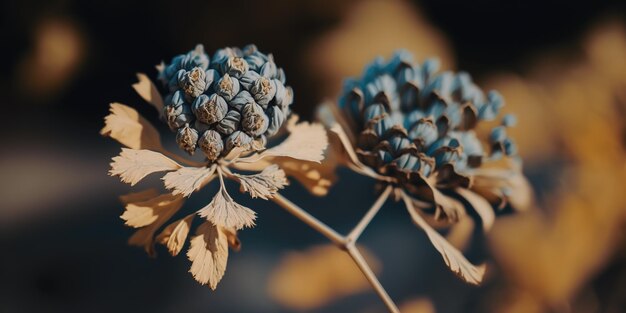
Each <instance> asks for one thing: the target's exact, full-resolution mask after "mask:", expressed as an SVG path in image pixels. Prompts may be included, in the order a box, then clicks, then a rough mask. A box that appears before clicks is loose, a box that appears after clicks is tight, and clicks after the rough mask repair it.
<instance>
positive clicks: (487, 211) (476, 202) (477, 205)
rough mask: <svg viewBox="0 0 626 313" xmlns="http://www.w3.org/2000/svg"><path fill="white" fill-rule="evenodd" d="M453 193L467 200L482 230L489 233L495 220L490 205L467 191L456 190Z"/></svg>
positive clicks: (463, 189)
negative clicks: (478, 219) (478, 217)
mask: <svg viewBox="0 0 626 313" xmlns="http://www.w3.org/2000/svg"><path fill="white" fill-rule="evenodd" d="M455 191H456V193H457V194H458V195H460V196H461V197H463V198H464V199H465V200H467V202H469V204H470V205H471V206H472V208H473V209H474V211H476V213H477V214H478V215H479V216H480V219H481V220H482V222H483V223H482V224H483V230H484V231H485V232H487V231H489V229H491V227H492V226H493V223H494V222H495V220H496V214H495V212H494V211H493V207H492V206H491V204H489V202H488V201H487V200H486V199H485V198H483V197H481V196H479V195H477V194H476V193H474V192H472V191H470V190H468V189H465V188H456V189H455Z"/></svg>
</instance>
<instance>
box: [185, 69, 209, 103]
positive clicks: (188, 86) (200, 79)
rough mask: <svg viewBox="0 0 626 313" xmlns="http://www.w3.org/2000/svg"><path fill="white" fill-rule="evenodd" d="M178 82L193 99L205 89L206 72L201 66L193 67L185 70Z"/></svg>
mask: <svg viewBox="0 0 626 313" xmlns="http://www.w3.org/2000/svg"><path fill="white" fill-rule="evenodd" d="M178 83H179V85H180V88H182V89H183V90H184V91H185V94H186V95H187V96H189V97H191V98H192V99H195V98H196V97H198V96H199V95H200V94H202V93H203V92H204V91H205V90H206V89H207V81H206V72H205V71H204V70H203V69H202V68H201V67H194V68H193V69H192V70H191V71H188V72H185V74H184V75H183V77H182V79H181V80H179V81H178Z"/></svg>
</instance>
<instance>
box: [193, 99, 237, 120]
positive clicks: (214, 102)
mask: <svg viewBox="0 0 626 313" xmlns="http://www.w3.org/2000/svg"><path fill="white" fill-rule="evenodd" d="M227 112H228V104H226V100H224V98H222V97H221V96H219V95H217V94H212V95H210V96H207V95H201V96H200V97H198V98H197V99H196V100H195V101H194V102H193V113H194V114H195V115H196V117H197V118H198V120H200V121H201V122H202V123H205V124H213V123H216V122H219V121H220V120H222V119H223V118H224V116H226V113H227Z"/></svg>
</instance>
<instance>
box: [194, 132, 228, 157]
mask: <svg viewBox="0 0 626 313" xmlns="http://www.w3.org/2000/svg"><path fill="white" fill-rule="evenodd" d="M198 145H199V146H200V149H202V152H204V155H206V157H207V158H208V159H209V161H211V162H214V161H215V160H217V158H219V156H220V155H221V154H222V151H224V141H222V136H220V134H219V133H218V132H216V131H214V130H207V131H205V132H204V133H203V134H202V136H201V137H200V140H198Z"/></svg>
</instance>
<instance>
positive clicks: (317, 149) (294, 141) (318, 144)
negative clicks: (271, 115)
mask: <svg viewBox="0 0 626 313" xmlns="http://www.w3.org/2000/svg"><path fill="white" fill-rule="evenodd" d="M292 121H293V119H292V120H290V123H292ZM287 129H288V130H289V132H290V134H289V137H287V139H285V141H283V142H282V143H281V144H279V145H278V146H276V147H273V148H270V149H268V150H265V151H264V152H262V153H261V154H260V155H259V156H258V157H257V159H258V158H264V157H268V156H284V157H289V158H293V159H298V160H303V161H311V162H318V163H319V162H321V161H322V160H323V159H324V150H325V149H326V147H327V146H328V137H327V135H326V130H325V129H324V127H323V126H322V125H321V124H318V123H313V124H311V123H308V122H301V123H298V124H294V125H287Z"/></svg>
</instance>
